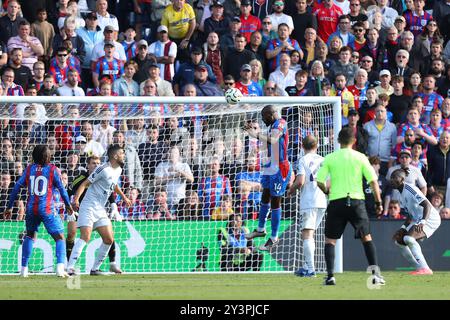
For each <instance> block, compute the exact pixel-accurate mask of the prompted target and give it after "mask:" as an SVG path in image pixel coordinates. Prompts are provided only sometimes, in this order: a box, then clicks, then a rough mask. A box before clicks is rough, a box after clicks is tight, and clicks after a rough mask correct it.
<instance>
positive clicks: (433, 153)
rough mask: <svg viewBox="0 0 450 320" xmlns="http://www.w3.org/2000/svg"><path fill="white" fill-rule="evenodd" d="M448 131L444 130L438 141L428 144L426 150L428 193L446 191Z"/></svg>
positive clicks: (449, 139) (449, 174)
mask: <svg viewBox="0 0 450 320" xmlns="http://www.w3.org/2000/svg"><path fill="white" fill-rule="evenodd" d="M449 150H450V133H449V132H448V131H444V132H443V133H442V134H441V136H440V137H439V143H438V144H437V145H434V146H430V147H429V148H428V151H427V161H428V172H427V181H428V185H429V186H430V187H429V191H430V193H433V192H435V191H439V192H442V193H444V192H446V187H447V180H448V179H449V178H450V172H449V170H447V168H449V166H450V157H448V156H447V155H448V151H449Z"/></svg>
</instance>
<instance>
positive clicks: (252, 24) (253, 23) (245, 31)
mask: <svg viewBox="0 0 450 320" xmlns="http://www.w3.org/2000/svg"><path fill="white" fill-rule="evenodd" d="M240 12H241V15H240V17H239V18H240V19H241V29H240V30H239V32H240V34H242V35H243V36H244V37H245V39H246V40H247V42H250V36H251V34H252V33H253V32H254V31H257V30H261V29H262V24H261V20H259V18H258V17H255V16H254V15H252V4H251V1H250V0H241V6H240ZM272 23H273V22H272Z"/></svg>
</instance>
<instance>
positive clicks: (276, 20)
mask: <svg viewBox="0 0 450 320" xmlns="http://www.w3.org/2000/svg"><path fill="white" fill-rule="evenodd" d="M272 9H273V13H272V14H271V15H269V17H270V20H271V21H272V30H273V31H278V25H279V24H280V23H285V24H287V25H288V26H289V34H291V33H292V30H294V21H293V20H292V17H291V16H289V15H287V14H285V13H283V10H284V1H283V0H275V1H274V3H273V5H272Z"/></svg>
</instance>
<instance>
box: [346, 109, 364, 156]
mask: <svg viewBox="0 0 450 320" xmlns="http://www.w3.org/2000/svg"><path fill="white" fill-rule="evenodd" d="M347 119H348V123H347V124H346V125H344V126H343V128H344V127H350V128H352V130H353V133H354V134H355V143H354V144H353V146H352V148H353V150H356V151H359V152H361V153H364V154H366V153H367V145H368V140H369V134H368V133H367V131H366V129H364V128H363V127H361V126H359V125H358V122H359V113H358V111H356V109H354V108H353V109H350V110H348V116H347Z"/></svg>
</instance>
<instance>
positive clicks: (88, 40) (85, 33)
mask: <svg viewBox="0 0 450 320" xmlns="http://www.w3.org/2000/svg"><path fill="white" fill-rule="evenodd" d="M75 32H76V33H77V35H78V36H79V37H80V38H81V39H82V40H83V42H84V49H85V50H86V57H85V58H84V61H83V63H82V64H81V80H82V87H83V88H84V89H85V90H86V89H87V88H92V87H93V86H94V85H93V83H92V75H91V59H92V53H93V51H94V47H95V45H96V44H98V43H100V42H103V38H104V36H103V32H102V30H101V28H100V27H99V26H98V20H97V14H96V13H95V12H90V13H88V14H87V16H86V25H85V26H84V27H83V28H78V29H76V30H75Z"/></svg>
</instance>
